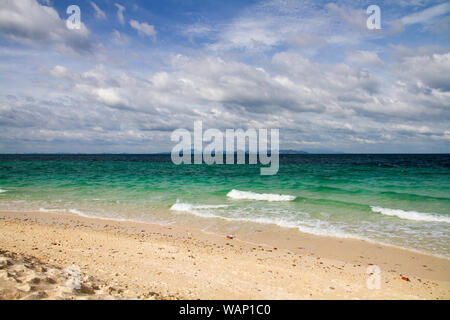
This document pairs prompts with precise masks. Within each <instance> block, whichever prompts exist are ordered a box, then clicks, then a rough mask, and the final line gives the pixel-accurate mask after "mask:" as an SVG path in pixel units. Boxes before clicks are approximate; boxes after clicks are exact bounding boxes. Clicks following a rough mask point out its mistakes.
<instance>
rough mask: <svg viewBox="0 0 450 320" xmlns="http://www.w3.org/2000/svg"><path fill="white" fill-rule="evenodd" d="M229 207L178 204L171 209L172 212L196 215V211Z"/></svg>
mask: <svg viewBox="0 0 450 320" xmlns="http://www.w3.org/2000/svg"><path fill="white" fill-rule="evenodd" d="M227 207H228V206H227V205H222V204H219V205H193V204H190V203H182V202H178V201H177V202H176V203H175V204H174V205H173V206H171V207H170V210H173V211H186V212H190V213H194V210H208V209H222V208H227Z"/></svg>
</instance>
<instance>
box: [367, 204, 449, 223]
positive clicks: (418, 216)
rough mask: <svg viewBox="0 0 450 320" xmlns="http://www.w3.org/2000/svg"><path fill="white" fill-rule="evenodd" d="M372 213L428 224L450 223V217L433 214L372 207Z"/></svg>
mask: <svg viewBox="0 0 450 320" xmlns="http://www.w3.org/2000/svg"><path fill="white" fill-rule="evenodd" d="M371 208H372V211H373V212H377V213H381V214H384V215H386V216H395V217H398V218H400V219H405V220H415V221H427V222H445V223H450V217H443V216H438V215H436V214H433V213H424V212H416V211H404V210H400V209H389V208H381V207H375V206H372V207H371Z"/></svg>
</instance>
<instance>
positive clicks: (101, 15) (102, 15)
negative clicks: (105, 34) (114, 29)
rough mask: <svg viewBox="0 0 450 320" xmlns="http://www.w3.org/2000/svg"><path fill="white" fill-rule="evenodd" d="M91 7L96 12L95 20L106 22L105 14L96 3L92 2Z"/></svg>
mask: <svg viewBox="0 0 450 320" xmlns="http://www.w3.org/2000/svg"><path fill="white" fill-rule="evenodd" d="M91 6H92V8H94V10H95V18H97V19H99V20H106V14H105V12H104V11H103V10H102V9H100V8H99V7H98V5H97V4H96V3H95V2H94V1H91Z"/></svg>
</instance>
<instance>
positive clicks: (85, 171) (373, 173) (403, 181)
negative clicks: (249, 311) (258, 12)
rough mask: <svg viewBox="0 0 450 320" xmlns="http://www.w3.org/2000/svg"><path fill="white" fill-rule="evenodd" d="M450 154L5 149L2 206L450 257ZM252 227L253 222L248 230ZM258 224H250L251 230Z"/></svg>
mask: <svg viewBox="0 0 450 320" xmlns="http://www.w3.org/2000/svg"><path fill="white" fill-rule="evenodd" d="M449 167H450V155H448V154H445V155H410V154H408V155H406V154H405V155H371V154H366V155H344V154H343V155H309V154H305V155H280V169H279V172H278V174H277V175H274V176H261V175H260V170H259V169H260V166H259V165H237V164H236V165H211V166H210V165H206V164H203V165H179V166H177V165H174V164H173V163H172V162H171V160H170V155H0V210H8V211H41V212H60V213H61V214H65V213H72V214H79V215H84V216H92V217H100V218H112V219H125V220H136V221H145V222H151V223H160V224H171V223H179V224H190V225H198V226H201V227H202V228H205V230H206V229H207V230H212V231H214V230H222V231H224V232H233V233H236V234H239V233H240V232H252V230H257V229H258V228H260V226H266V227H267V226H268V227H270V226H273V227H274V228H275V227H276V228H278V229H277V230H286V228H289V229H291V230H290V231H292V229H294V230H299V231H301V232H304V233H310V234H314V235H323V236H334V237H339V238H355V239H364V240H368V241H372V242H378V243H383V244H389V245H395V246H399V247H403V248H407V249H413V250H418V251H421V252H425V253H430V254H434V255H439V256H444V257H447V258H450V170H449ZM243 226H245V228H244V227H243ZM249 226H250V227H249Z"/></svg>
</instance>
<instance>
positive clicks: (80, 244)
mask: <svg viewBox="0 0 450 320" xmlns="http://www.w3.org/2000/svg"><path fill="white" fill-rule="evenodd" d="M0 226H1V229H2V233H1V235H0V249H2V250H6V251H8V252H12V253H15V254H19V255H27V256H31V257H35V258H37V259H39V260H41V261H42V262H43V263H50V264H52V265H56V266H57V267H59V268H65V267H67V266H68V265H70V264H72V263H74V264H77V263H78V264H79V265H80V269H81V271H82V273H83V274H86V275H87V276H90V277H93V278H95V279H99V281H101V282H102V283H108V284H112V286H115V287H120V288H122V289H118V291H121V292H122V293H123V297H122V298H133V299H135V298H138V299H147V298H155V297H156V298H162V299H173V298H176V299H177V298H183V299H450V271H449V270H450V261H449V260H448V259H446V258H440V257H437V256H434V255H428V254H423V253H419V252H415V251H410V250H408V249H403V248H398V247H395V246H385V245H381V244H375V243H371V242H367V241H364V240H356V239H344V238H333V237H325V236H314V235H310V234H304V233H301V232H300V231H298V230H278V231H277V230H274V228H271V230H270V231H268V230H265V229H264V228H263V227H262V228H261V229H262V230H259V231H260V232H256V233H251V234H247V235H244V234H242V235H240V234H237V235H236V238H234V239H227V238H226V235H225V234H220V233H214V232H209V231H208V232H205V231H202V230H201V229H200V228H196V227H195V226H191V227H186V226H180V225H177V224H170V225H156V224H151V223H148V222H135V221H118V220H111V219H106V218H91V217H83V216H79V215H74V214H67V213H64V214H62V213H50V212H47V213H44V212H6V211H2V212H0ZM280 229H281V228H280ZM52 243H59V244H60V245H58V246H55V245H53V244H52ZM63 243H64V245H63ZM61 246H62V248H60V247H61ZM55 249H56V250H55ZM72 260H75V261H72ZM224 262H225V263H224ZM373 265H376V266H379V268H380V269H381V289H380V290H370V289H368V288H367V286H366V281H367V278H368V277H369V276H370V274H368V273H367V267H368V266H373ZM146 266H147V267H150V268H149V269H147V268H143V267H146ZM406 279H407V280H406ZM17 290H19V289H17ZM106 291H108V290H106ZM149 292H153V293H154V294H153V295H149V294H148V293H149ZM103 293H104V291H101V290H100V291H99V292H96V293H95V294H93V295H91V298H95V297H96V296H97V298H100V297H101V296H102V294H103ZM102 297H103V298H105V296H104V295H103V296H102ZM47 298H50V299H51V298H63V297H52V296H51V295H47ZM115 298H118V297H117V296H116V297H115Z"/></svg>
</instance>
